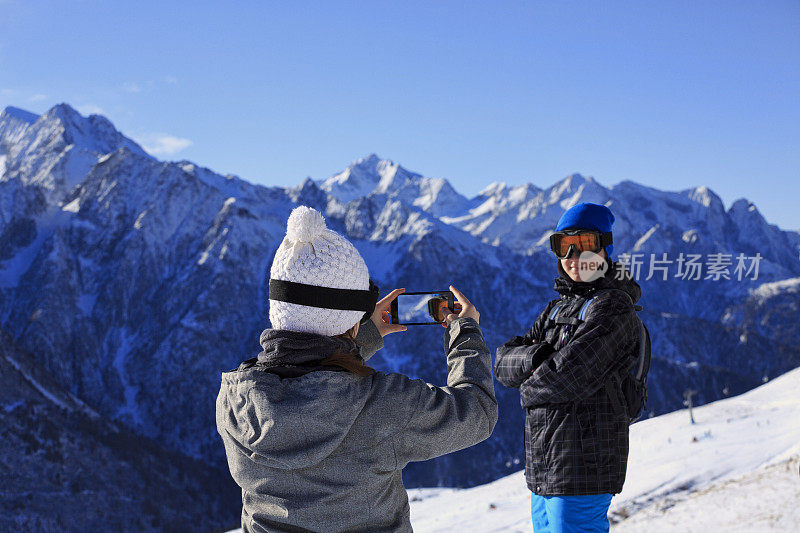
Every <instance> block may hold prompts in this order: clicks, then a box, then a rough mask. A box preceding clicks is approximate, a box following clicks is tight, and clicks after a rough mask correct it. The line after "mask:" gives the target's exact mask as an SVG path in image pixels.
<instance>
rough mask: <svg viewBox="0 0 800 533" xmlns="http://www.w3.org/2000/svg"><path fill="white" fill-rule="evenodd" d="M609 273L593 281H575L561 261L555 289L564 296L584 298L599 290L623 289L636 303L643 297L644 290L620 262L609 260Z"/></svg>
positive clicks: (558, 263) (558, 262)
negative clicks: (562, 266)
mask: <svg viewBox="0 0 800 533" xmlns="http://www.w3.org/2000/svg"><path fill="white" fill-rule="evenodd" d="M607 262H608V264H609V268H608V271H607V272H606V273H605V275H604V276H602V277H600V278H597V279H596V280H593V281H588V282H587V281H573V280H572V278H570V277H569V274H567V273H566V272H565V271H564V269H563V268H561V261H557V265H558V266H557V268H558V273H559V276H558V277H557V278H556V279H555V282H554V284H553V288H554V289H555V290H556V291H557V292H558V293H559V294H562V295H570V296H583V295H585V294H588V293H590V292H593V291H595V290H598V289H621V290H623V291H625V292H626V293H628V295H629V296H630V297H631V299H632V300H633V303H636V302H637V301H638V300H639V298H640V297H641V296H642V288H641V287H640V286H639V284H638V283H637V282H636V280H635V279H633V276H632V275H631V273H630V272H629V271H628V269H626V268H625V266H624V265H623V264H621V263H620V262H618V261H611V260H607Z"/></svg>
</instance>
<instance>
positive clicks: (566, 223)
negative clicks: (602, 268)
mask: <svg viewBox="0 0 800 533" xmlns="http://www.w3.org/2000/svg"><path fill="white" fill-rule="evenodd" d="M613 225H614V213H612V212H611V209H609V208H607V207H606V206H604V205H600V204H593V203H590V202H581V203H579V204H575V205H573V206H572V207H570V208H569V209H567V210H566V211H565V212H564V214H563V215H561V218H560V219H559V220H558V224H557V225H556V231H561V230H565V229H593V230H597V231H599V232H601V233H605V232H607V231H611V226H613ZM613 251H614V245H613V244H609V245H608V246H606V255H607V256H608V258H609V259H611V253H612V252H613Z"/></svg>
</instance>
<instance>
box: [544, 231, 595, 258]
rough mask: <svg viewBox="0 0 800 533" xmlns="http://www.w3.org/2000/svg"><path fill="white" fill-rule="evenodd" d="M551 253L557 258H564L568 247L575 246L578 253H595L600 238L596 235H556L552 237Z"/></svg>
mask: <svg viewBox="0 0 800 533" xmlns="http://www.w3.org/2000/svg"><path fill="white" fill-rule="evenodd" d="M553 237H554V238H553V241H554V242H553V247H552V248H553V252H555V254H556V255H557V256H558V257H561V258H563V257H566V256H567V253H569V247H570V246H572V245H575V248H576V249H577V251H578V253H581V252H597V251H599V250H600V248H602V246H600V236H599V235H598V234H597V233H578V234H577V235H563V234H556V235H554V236H553Z"/></svg>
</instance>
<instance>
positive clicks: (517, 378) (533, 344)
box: [494, 300, 558, 389]
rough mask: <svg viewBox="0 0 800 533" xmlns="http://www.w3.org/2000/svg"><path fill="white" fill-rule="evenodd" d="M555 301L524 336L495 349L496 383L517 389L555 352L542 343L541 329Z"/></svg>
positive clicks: (549, 304)
mask: <svg viewBox="0 0 800 533" xmlns="http://www.w3.org/2000/svg"><path fill="white" fill-rule="evenodd" d="M557 301H558V300H553V301H551V302H550V303H548V304H547V305H546V306H545V308H544V310H543V311H542V312H541V313H540V314H539V317H538V318H537V319H536V321H535V322H534V323H533V326H532V327H531V329H530V330H529V331H528V332H527V333H526V334H525V335H523V336H521V337H520V336H516V337H513V338H512V339H510V340H508V341H507V342H506V343H505V344H503V345H501V346H499V347H498V348H497V351H496V352H495V362H494V375H495V376H496V377H497V381H499V382H500V383H502V384H503V385H505V386H506V387H511V388H514V389H517V388H519V386H520V384H521V383H522V382H523V381H525V379H527V378H528V377H529V376H530V375H531V372H532V371H533V370H534V369H536V368H537V367H538V366H539V365H540V364H542V363H543V362H544V361H545V360H546V359H547V357H548V356H550V354H552V353H553V352H554V351H555V350H554V348H553V346H552V345H550V344H548V343H546V342H543V341H542V329H543V328H544V323H545V320H547V316H548V314H549V313H550V310H551V309H552V308H553V304H554V303H555V302H557Z"/></svg>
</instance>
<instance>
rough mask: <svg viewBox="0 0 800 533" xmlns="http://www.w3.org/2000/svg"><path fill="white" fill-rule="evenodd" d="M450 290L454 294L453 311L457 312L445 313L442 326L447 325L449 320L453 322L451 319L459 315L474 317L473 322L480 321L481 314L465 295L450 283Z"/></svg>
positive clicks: (459, 316)
mask: <svg viewBox="0 0 800 533" xmlns="http://www.w3.org/2000/svg"><path fill="white" fill-rule="evenodd" d="M450 290H451V291H453V294H454V295H455V296H456V303H455V305H453V307H455V311H458V314H456V313H449V314H445V317H444V322H442V326H444V327H447V326H449V325H450V323H451V322H453V320H455V319H456V318H461V317H470V318H474V319H475V322H478V323H480V322H479V319H480V317H481V314H480V313H479V312H478V310H477V309H476V308H475V306H474V305H472V303H470V301H469V300H467V297H466V296H464V295H463V294H461V291H459V290H458V289H456V288H455V287H453V286H452V285H450ZM447 311H448V309H447V308H445V311H444V313H447Z"/></svg>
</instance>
